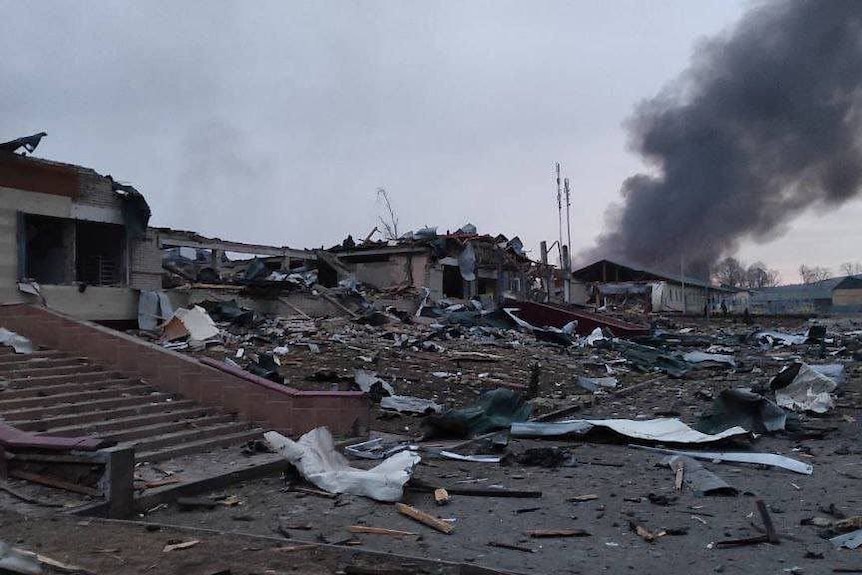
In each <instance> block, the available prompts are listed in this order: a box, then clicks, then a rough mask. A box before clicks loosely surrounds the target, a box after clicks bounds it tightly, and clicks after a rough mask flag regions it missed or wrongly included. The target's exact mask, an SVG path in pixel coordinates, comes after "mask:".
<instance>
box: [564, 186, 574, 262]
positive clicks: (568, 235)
mask: <svg viewBox="0 0 862 575" xmlns="http://www.w3.org/2000/svg"><path fill="white" fill-rule="evenodd" d="M564 184H565V185H564V188H565V190H566V241H567V242H568V248H569V249H568V252H569V261H567V262H566V269H571V268H572V217H571V215H569V207H570V206H571V205H572V196H571V191H570V190H569V178H566V179H565V180H564Z"/></svg>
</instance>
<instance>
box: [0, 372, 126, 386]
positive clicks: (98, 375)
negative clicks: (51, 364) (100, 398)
mask: <svg viewBox="0 0 862 575" xmlns="http://www.w3.org/2000/svg"><path fill="white" fill-rule="evenodd" d="M114 377H122V374H119V373H115V372H110V371H88V372H85V373H71V374H69V375H40V376H36V377H10V378H9V381H11V382H12V383H13V384H14V383H21V382H28V383H34V384H43V383H44V384H46V385H49V384H51V383H66V382H71V381H88V382H89V381H102V380H104V379H111V378H114Z"/></svg>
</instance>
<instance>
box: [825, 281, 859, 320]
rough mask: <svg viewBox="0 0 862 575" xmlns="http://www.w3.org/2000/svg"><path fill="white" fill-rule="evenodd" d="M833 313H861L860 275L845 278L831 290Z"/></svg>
mask: <svg viewBox="0 0 862 575" xmlns="http://www.w3.org/2000/svg"><path fill="white" fill-rule="evenodd" d="M832 307H833V311H839V312H841V311H844V312H846V311H851V312H862V275H855V276H847V277H845V278H844V279H842V280H841V281H840V282H838V283H837V284H836V285H835V287H833V288H832Z"/></svg>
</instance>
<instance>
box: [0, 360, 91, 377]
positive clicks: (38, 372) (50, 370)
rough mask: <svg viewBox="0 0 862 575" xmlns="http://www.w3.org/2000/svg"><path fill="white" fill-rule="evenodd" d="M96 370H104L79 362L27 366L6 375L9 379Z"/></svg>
mask: <svg viewBox="0 0 862 575" xmlns="http://www.w3.org/2000/svg"><path fill="white" fill-rule="evenodd" d="M94 371H104V370H103V369H102V368H101V367H99V366H98V365H92V364H89V363H79V364H78V365H61V366H46V367H42V366H38V367H27V368H24V369H12V370H10V371H8V372H6V377H7V378H9V379H21V378H25V377H27V378H32V377H41V376H43V375H71V374H77V373H92V372H94Z"/></svg>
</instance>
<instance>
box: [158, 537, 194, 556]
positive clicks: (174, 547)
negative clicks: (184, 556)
mask: <svg viewBox="0 0 862 575" xmlns="http://www.w3.org/2000/svg"><path fill="white" fill-rule="evenodd" d="M198 543H200V539H191V540H189V541H181V542H179V543H168V544H167V545H165V546H164V547H163V548H162V552H163V553H168V552H169V551H182V550H183V549H188V548H190V547H194V546H195V545H197V544H198Z"/></svg>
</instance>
